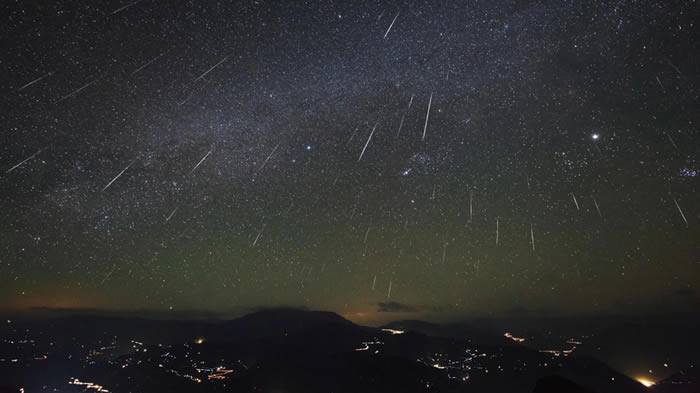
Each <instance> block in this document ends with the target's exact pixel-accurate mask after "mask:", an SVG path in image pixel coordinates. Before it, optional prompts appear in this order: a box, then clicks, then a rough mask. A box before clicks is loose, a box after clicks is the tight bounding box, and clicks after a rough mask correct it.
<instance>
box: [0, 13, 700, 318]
mask: <svg viewBox="0 0 700 393" xmlns="http://www.w3.org/2000/svg"><path fill="white" fill-rule="evenodd" d="M3 9H4V11H3V12H2V19H3V23H2V25H3V27H2V28H1V29H2V30H1V31H2V36H3V37H5V39H4V40H3V41H4V43H3V54H4V56H2V60H1V62H0V65H2V68H3V72H2V77H0V90H1V91H2V108H3V109H2V111H0V121H1V122H2V124H3V125H4V127H3V130H2V143H0V172H1V173H0V222H2V225H1V226H0V273H1V274H0V306H1V307H4V308H26V307H38V306H48V307H69V308H73V307H76V308H105V309H147V310H160V311H166V310H167V311H170V310H173V311H177V310H204V311H214V312H222V313H226V312H236V311H237V310H242V309H246V308H251V307H259V306H278V305H291V306H306V307H309V308H314V309H329V310H333V311H337V312H340V313H343V314H344V315H347V316H349V317H351V318H355V319H362V318H374V317H375V316H374V314H375V313H376V312H377V310H378V303H380V302H387V301H393V302H397V304H399V305H401V306H402V307H401V308H402V309H412V310H422V311H425V310H428V311H426V312H430V313H433V314H434V315H435V316H436V318H451V317H455V316H462V315H482V314H495V315H502V314H512V313H518V312H520V313H522V312H527V313H536V314H539V313H551V312H554V313H608V312H640V311H648V310H649V309H650V308H654V307H657V306H659V305H664V307H667V308H670V309H679V310H686V309H690V308H692V307H695V306H696V305H697V302H698V295H697V294H698V292H697V282H698V279H700V253H699V251H700V249H699V248H698V240H697V239H700V233H699V232H698V216H699V214H700V210H698V197H697V195H698V176H697V172H698V170H699V167H698V165H699V164H698V152H699V149H698V146H700V134H699V133H698V128H697V127H698V120H699V119H698V113H699V112H698V94H699V93H698V88H697V86H698V73H697V71H698V69H700V62H699V59H700V58H699V57H698V55H697V53H700V47H698V43H697V40H696V39H695V37H696V34H697V20H698V16H699V12H698V5H697V2H695V1H670V2H669V1H659V2H654V1H648V2H642V3H636V2H627V1H620V2H598V1H595V2H591V1H586V2H573V1H564V2H554V1H551V2H549V1H545V2H520V1H464V2H461V1H460V2H440V3H439V4H438V3H437V2H430V1H411V2H377V1H360V2H346V1H327V2H282V1H232V2H223V1H218V2H214V1H207V2H203V1H201V2H161V1H157V0H139V1H135V2H121V3H119V2H99V1H88V2H82V3H81V4H74V3H71V2H63V1H58V2H52V3H51V4H38V3H31V2H22V1H13V2H8V3H7V4H4V5H3ZM679 291H684V293H688V291H690V293H691V294H692V295H691V296H690V299H688V298H678V296H677V295H676V294H677V293H679ZM382 311H383V312H386V310H382Z"/></svg>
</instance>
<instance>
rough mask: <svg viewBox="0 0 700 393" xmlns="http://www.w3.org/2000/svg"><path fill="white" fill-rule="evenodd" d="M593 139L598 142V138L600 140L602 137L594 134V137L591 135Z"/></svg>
mask: <svg viewBox="0 0 700 393" xmlns="http://www.w3.org/2000/svg"><path fill="white" fill-rule="evenodd" d="M591 138H593V140H594V141H595V140H597V139H598V138H600V135H599V134H593V135H591Z"/></svg>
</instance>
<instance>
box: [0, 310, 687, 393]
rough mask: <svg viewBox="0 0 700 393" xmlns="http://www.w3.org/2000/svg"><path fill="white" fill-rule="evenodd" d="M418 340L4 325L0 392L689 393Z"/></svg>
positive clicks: (347, 332) (480, 345)
mask: <svg viewBox="0 0 700 393" xmlns="http://www.w3.org/2000/svg"><path fill="white" fill-rule="evenodd" d="M404 325H405V326H404ZM429 328H431V329H433V330H434V329H437V327H436V325H427V324H424V325H421V324H419V323H417V322H415V321H414V322H406V323H403V324H402V323H395V324H392V325H390V326H387V327H385V328H369V327H363V326H358V325H355V324H353V323H352V322H350V321H348V320H345V319H343V318H342V317H340V316H338V315H336V314H333V313H327V312H308V311H299V310H270V311H261V312H257V313H254V314H250V315H247V316H244V317H242V318H239V319H235V320H230V321H205V322H203V321H159V320H148V319H140V318H115V317H104V316H74V317H60V318H50V319H45V318H41V319H29V318H23V319H15V320H12V319H8V320H7V321H3V323H2V328H1V329H0V337H1V338H2V342H1V343H0V392H6V391H7V392H20V391H22V389H24V390H23V391H24V392H42V391H46V392H53V391H56V392H86V391H87V392H100V393H102V392H117V393H119V392H148V393H156V392H300V393H301V392H303V393H309V392H324V393H327V392H337V393H342V392H509V393H517V392H559V393H566V392H594V393H628V392H629V393H641V392H649V391H653V392H657V393H658V392H662V393H671V392H678V393H681V392H682V393H685V392H698V391H700V390H699V389H698V385H697V383H696V381H698V379H697V371H696V370H695V369H688V370H684V371H682V372H679V373H676V374H674V375H672V376H671V377H670V378H668V379H667V380H664V381H661V382H660V383H658V384H657V385H656V386H654V387H653V388H652V389H648V388H646V387H644V386H643V385H641V384H640V383H638V382H636V381H635V380H633V379H631V378H629V377H627V376H625V375H623V374H622V373H620V372H617V371H615V370H614V369H612V368H611V367H609V366H607V365H606V364H604V363H602V362H601V361H598V360H596V359H594V358H592V357H590V356H587V355H584V354H582V355H578V354H576V353H569V352H566V351H565V352H564V353H552V352H542V351H538V350H535V349H532V348H529V347H528V346H526V345H525V344H526V343H518V342H517V341H516V340H513V339H510V338H504V337H502V336H501V335H500V334H499V335H496V334H494V335H488V334H486V333H483V332H479V331H477V330H474V331H472V332H471V333H469V334H467V333H465V334H462V335H459V334H453V335H452V337H448V336H449V334H447V333H446V332H445V331H443V332H442V333H444V334H439V332H438V333H436V332H431V331H429V330H430V329H429ZM458 336H461V337H458ZM466 336H470V337H466ZM499 340H500V341H499Z"/></svg>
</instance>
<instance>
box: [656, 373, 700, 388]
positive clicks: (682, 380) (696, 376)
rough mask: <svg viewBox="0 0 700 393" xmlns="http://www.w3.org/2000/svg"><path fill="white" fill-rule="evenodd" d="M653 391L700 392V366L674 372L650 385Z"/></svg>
mask: <svg viewBox="0 0 700 393" xmlns="http://www.w3.org/2000/svg"><path fill="white" fill-rule="evenodd" d="M652 392H654V393H698V392H700V368H698V367H689V368H687V369H684V370H681V371H679V372H677V373H674V374H673V375H671V376H670V377H668V378H666V379H663V380H661V381H659V382H658V383H656V384H655V385H654V386H653V387H652Z"/></svg>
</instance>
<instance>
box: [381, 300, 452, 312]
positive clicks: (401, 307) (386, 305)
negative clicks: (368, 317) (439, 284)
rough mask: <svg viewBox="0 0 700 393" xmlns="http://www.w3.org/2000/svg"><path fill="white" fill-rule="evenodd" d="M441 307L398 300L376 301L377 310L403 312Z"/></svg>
mask: <svg viewBox="0 0 700 393" xmlns="http://www.w3.org/2000/svg"><path fill="white" fill-rule="evenodd" d="M441 310H442V308H440V307H436V306H422V305H414V304H405V303H399V302H393V301H392V302H378V303H377V312H404V313H415V312H421V311H441Z"/></svg>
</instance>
